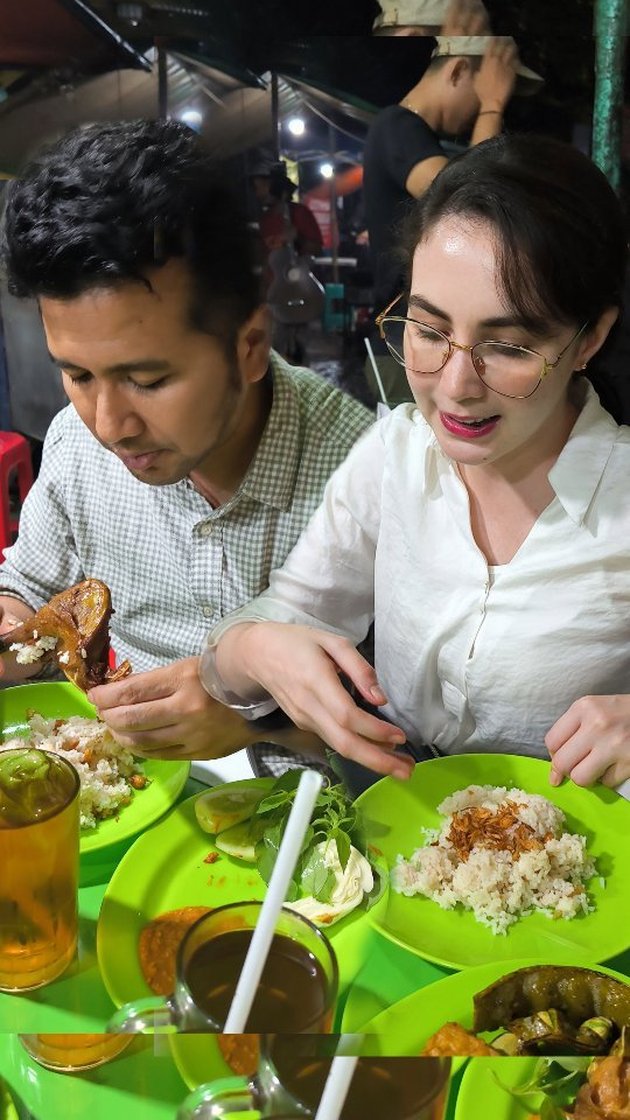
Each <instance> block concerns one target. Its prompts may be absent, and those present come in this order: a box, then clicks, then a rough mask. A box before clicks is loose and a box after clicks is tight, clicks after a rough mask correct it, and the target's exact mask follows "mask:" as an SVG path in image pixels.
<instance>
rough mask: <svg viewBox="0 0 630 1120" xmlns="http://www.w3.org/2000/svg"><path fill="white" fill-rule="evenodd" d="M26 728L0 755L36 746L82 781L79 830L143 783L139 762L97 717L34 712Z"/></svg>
mask: <svg viewBox="0 0 630 1120" xmlns="http://www.w3.org/2000/svg"><path fill="white" fill-rule="evenodd" d="M28 728H29V731H28V734H27V735H24V736H22V735H20V736H15V737H13V738H11V739H5V741H4V742H3V743H0V751H5V750H12V749H14V748H17V747H25V746H27V747H37V748H39V749H40V750H44V751H52V752H53V753H54V754H58V755H60V756H61V757H62V758H65V759H67V761H68V762H70V763H72V765H73V766H74V767H75V769H76V770H77V771H78V774H79V778H80V780H81V793H80V809H81V828H82V829H93V828H96V826H97V825H98V822H99V821H101V820H105V819H106V818H107V817H113V816H115V815H116V814H117V813H118V812H119V810H120V809H122V808H124V806H125V805H128V804H129V802H130V801H131V800H132V798H133V797H134V796H135V792H136V790H142V789H144V788H145V786H147V785H148V779H147V778H146V777H145V775H144V772H143V769H142V764H141V763H140V762H139V761H138V760H137V759H136V758H134V756H133V755H132V753H131V751H129V750H128V749H127V748H126V747H121V746H120V744H119V743H117V742H116V740H115V739H114V737H113V736H112V734H111V732H110V731H109V729H108V728H107V727H106V725H105V724H104V723H103V722H102V721H101V720H99V719H87V718H85V717H83V716H71V717H70V719H45V718H44V717H43V716H41V715H38V713H37V712H35V713H33V714H32V715H30V717H29V719H28Z"/></svg>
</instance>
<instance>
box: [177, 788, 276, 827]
mask: <svg viewBox="0 0 630 1120" xmlns="http://www.w3.org/2000/svg"><path fill="white" fill-rule="evenodd" d="M272 785H273V778H252V779H248V780H246V781H244V782H226V783H225V785H222V786H213V788H212V789H209V790H208V791H207V793H202V794H200V795H199V797H198V798H197V800H196V801H195V814H196V816H197V820H198V822H199V824H200V826H201V828H202V829H203V830H204V832H210V833H212V835H213V836H216V835H217V834H218V833H220V832H225V831H226V829H228V828H232V827H233V825H235V824H240V823H241V822H242V821H247V820H249V818H250V817H251V816H253V815H254V812H255V809H256V806H257V805H258V804H259V802H260V801H262V799H263V797H265V796H266V795H267V794H268V793H269V790H270V789H271V787H272Z"/></svg>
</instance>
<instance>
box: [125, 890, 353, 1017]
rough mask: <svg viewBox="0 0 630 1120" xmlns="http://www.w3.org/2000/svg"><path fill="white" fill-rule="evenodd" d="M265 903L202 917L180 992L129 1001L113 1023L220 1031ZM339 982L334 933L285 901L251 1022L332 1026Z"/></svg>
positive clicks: (182, 952) (182, 956)
mask: <svg viewBox="0 0 630 1120" xmlns="http://www.w3.org/2000/svg"><path fill="white" fill-rule="evenodd" d="M261 906H262V903H261V902H235V903H232V904H231V905H229V906H221V907H219V908H218V909H216V910H212V911H211V912H210V913H209V914H206V915H204V916H203V917H202V918H200V919H199V921H197V922H195V924H194V925H193V926H191V927H190V929H189V930H188V931H187V933H186V935H185V937H184V939H183V940H182V943H181V945H180V947H179V950H178V954H177V964H176V979H175V991H174V992H173V994H172V995H171V996H169V997H168V998H166V999H164V998H163V997H162V996H152V997H149V998H147V999H140V1000H136V1001H135V1002H134V1003H128V1004H125V1006H124V1007H122V1008H121V1009H120V1010H119V1011H118V1012H117V1013H116V1014H115V1015H114V1016H113V1018H112V1019H111V1020H110V1022H109V1024H108V1027H107V1029H108V1030H109V1031H112V1032H119V1031H130V1032H137V1031H144V1030H158V1031H159V1030H169V1029H170V1030H180V1031H212V1032H216V1033H218V1032H220V1031H221V1030H222V1029H223V1024H224V1023H225V1020H226V1018H227V1014H228V1011H229V1009H230V1006H231V1003H232V997H233V995H234V992H235V989H236V984H237V981H238V978H239V976H240V974H241V969H242V967H243V962H244V960H245V955H246V953H247V950H248V948H249V944H250V941H251V938H252V934H253V931H254V929H255V927H256V922H257V921H258V917H259V915H260V909H261ZM338 982H339V976H338V967H337V959H336V957H335V953H334V950H333V948H332V946H331V944H330V942H329V941H328V939H327V937H326V936H325V935H324V934H323V933H322V931H321V930H320V929H318V928H317V926H315V925H313V923H312V922H310V921H309V920H308V919H307V918H304V917H302V915H301V914H297V913H295V911H293V910H288V909H284V908H283V909H282V910H281V912H280V915H279V917H278V921H277V923H276V931H275V934H274V938H273V941H272V944H271V950H270V952H269V956H268V958H267V961H266V964H265V967H264V969H263V973H262V976H261V979H260V982H259V985H258V989H257V992H256V996H255V998H254V1003H253V1006H252V1009H251V1012H250V1015H249V1018H248V1021H247V1026H246V1030H247V1031H253V1032H260V1031H263V1030H265V1029H267V1030H269V1029H270V1028H271V1029H273V1030H274V1031H280V1032H283V1033H287V1034H300V1033H302V1032H322V1031H329V1030H330V1029H331V1027H332V1018H333V1014H334V1009H335V1001H336V998H337V988H338Z"/></svg>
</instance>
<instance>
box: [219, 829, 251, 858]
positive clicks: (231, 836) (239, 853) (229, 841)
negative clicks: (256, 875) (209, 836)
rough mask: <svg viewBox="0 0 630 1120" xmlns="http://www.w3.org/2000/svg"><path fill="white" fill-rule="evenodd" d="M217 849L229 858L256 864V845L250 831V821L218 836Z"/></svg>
mask: <svg viewBox="0 0 630 1120" xmlns="http://www.w3.org/2000/svg"><path fill="white" fill-rule="evenodd" d="M215 847H217V848H218V849H219V851H221V852H225V854H226V855H228V856H234V857H235V859H242V860H244V861H245V863H255V862H256V845H255V842H254V840H253V839H252V837H251V835H250V831H249V821H242V822H241V823H240V824H235V825H233V826H232V828H228V829H226V830H225V832H222V833H221V835H220V836H217V838H216V840H215Z"/></svg>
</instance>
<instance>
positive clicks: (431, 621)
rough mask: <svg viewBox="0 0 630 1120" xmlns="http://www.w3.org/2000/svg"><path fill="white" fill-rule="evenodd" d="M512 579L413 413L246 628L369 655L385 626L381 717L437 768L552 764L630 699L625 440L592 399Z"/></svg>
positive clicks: (318, 526)
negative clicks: (499, 762) (468, 759)
mask: <svg viewBox="0 0 630 1120" xmlns="http://www.w3.org/2000/svg"><path fill="white" fill-rule="evenodd" d="M549 480H550V482H551V485H552V488H553V490H554V493H555V497H554V498H553V499H552V501H551V503H550V504H549V505H548V506H547V508H546V509H545V510H544V511H543V513H542V514H541V515H540V517H539V518H538V520H537V521H536V523H535V524H534V526H533V528H532V529H531V532H530V533H529V535H528V537H527V539H526V540H525V541H524V542H523V543H522V545H521V547H520V548H519V550H518V552H517V553H516V555H515V556H514V557H513V559H512V560H511V561H510V563H508V564H504V565H500V566H496V567H489V566H488V564H487V563H486V560H485V557H484V555H483V554H482V552H481V551H480V549H479V548H478V546H477V544H476V543H475V540H474V538H473V535H472V532H471V526H470V511H469V504H468V494H467V491H466V488H465V486H464V484H463V482H462V481H461V478H460V476H459V474H458V472H457V470H456V468H455V466H454V465H453V463H452V461H451V460H450V459H448V458H447V457H446V456H445V455H444V454H443V452H442V451H441V450H440V448H439V445H438V443H437V440H436V438H435V436H434V435H433V432H432V430H431V428H430V427H429V425H428V424H427V423H426V421H425V420H424V419H423V417H422V416H421V415H420V413H419V412H418V411H417V409H415V408H414V406H413V405H401V406H400V407H399V408H397V409H396V410H395V411H394V412H393V413H391V414H390V415H389V416H387V417H385V418H384V419H383V420H381V421H379V422H378V423H377V424H376V425H375V427H374V428H373V429H372V430H371V431H370V432H368V433H367V435H366V436H364V437H363V439H362V440H361V441H360V442H359V444H357V446H356V447H355V448H354V450H353V451H352V453H351V454H350V456H349V457H348V459H347V460H346V462H345V463H344V464H342V466H341V467H340V468H339V469H338V471H337V472H336V473H335V475H334V476H333V478H332V479H331V481H330V483H329V484H328V487H327V489H326V492H325V495H324V501H323V504H322V506H321V508H320V509H319V510H318V512H317V514H316V515H315V517H314V518H313V520H312V521H311V523H310V525H309V527H308V529H307V531H306V532H305V534H304V535H303V537H302V538H301V540H300V541H299V543H298V545H297V546H296V548H295V549H294V551H293V553H292V554H291V556H290V557H289V558H288V560H287V562H286V564H285V566H284V568H283V569H282V570H280V571H279V572H276V573H274V574H273V576H272V580H271V586H270V589H269V592H268V593H266V594H265V595H263V596H262V597H261V598H260V599H258V600H257V601H255V602H254V603H252V604H250V606H249V607H247V608H245V609H244V610H243V611H239V612H238V613H237V615H236V616H233V617H232V618H231V619H229V620H226V621H224V622H223V623H222V624H220V625H219V626H218V627H217V628H216V629H215V631H214V633H213V635H212V638H213V639H214V640H216V638H218V636H219V635H220V633H221V632H223V631H224V630H225V629H227V627H228V626H229V625H231V624H232V623H233V622H235V621H238V620H239V619H241V618H244V617H258V618H275V619H279V620H284V621H297V622H305V623H308V624H310V625H319V624H321V623H323V624H324V626H325V628H326V629H329V630H332V631H334V632H336V633H341V634H344V635H346V636H347V637H349V638H350V639H351V640H352V641H354V642H357V641H359V640H360V639H361V638H363V636H364V635H365V633H366V630H367V627H368V625H369V623H370V622H371V620H372V618H373V617H374V616H375V620H376V621H375V653H376V662H375V663H376V669H377V673H378V678H379V681H380V683H381V685H382V686H383V688H384V691H385V694H386V696H387V697H388V698H389V704H388V706H387V708H385V709H384V712H385V713H386V714H387V715H388V716H389V717H390V718H391V719H392V720H393V721H394V722H396V723H398V724H399V725H400V726H401V727H402V728H403V729H404V731H405V732H406V734H407V736H408V738H409V739H410V741H411V742H412V743H415V744H417V745H418V744H420V743H427V744H432V745H434V746H435V747H436V748H437V749H438V750H439V751H440V752H444V753H448V754H455V753H458V752H466V751H473V752H477V751H494V752H497V751H506V752H510V753H520V754H527V755H532V756H537V757H541V758H545V757H548V754H547V752H546V749H545V747H544V741H543V740H544V736H545V734H546V732H547V731H548V730H549V728H550V727H551V726H552V724H553V723H554V722H555V721H556V720H557V719H558V718H559V716H561V715H562V713H563V712H565V711H566V709H567V708H568V707H569V706H570V704H571V703H572V702H573V701H574V700H576V699H578V698H579V697H581V696H584V695H589V694H617V693H626V692H628V691H630V481H629V480H630V428H627V427H619V426H618V425H617V424H616V423H615V422H614V420H612V418H611V417H610V416H609V414H608V413H607V412H605V411H604V409H603V408H602V407H601V405H600V404H599V401H598V399H597V396H596V395H595V393H594V391H593V390H592V389H590V387H589V391H588V393H587V396H586V401H585V404H584V406H583V408H582V411H581V412H580V415H579V417H578V419H577V421H576V423H575V426H574V428H573V431H572V433H571V436H570V438H569V440H568V442H567V444H566V446H565V447H564V449H563V451H562V453H561V455H560V456H559V458H558V459H557V461H556V463H555V464H554V466H553V468H552V470H551V472H550V474H549Z"/></svg>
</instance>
